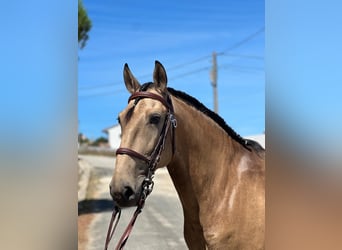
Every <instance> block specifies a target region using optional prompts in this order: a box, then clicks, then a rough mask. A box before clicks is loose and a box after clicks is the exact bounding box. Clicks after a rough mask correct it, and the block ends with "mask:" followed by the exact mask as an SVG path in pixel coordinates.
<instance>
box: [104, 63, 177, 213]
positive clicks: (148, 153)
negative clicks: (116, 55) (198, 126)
mask: <svg viewBox="0 0 342 250" xmlns="http://www.w3.org/2000/svg"><path fill="white" fill-rule="evenodd" d="M123 75H124V81H125V85H126V88H127V90H128V91H129V92H130V93H131V97H130V99H129V103H128V105H127V107H126V108H125V109H124V110H123V111H122V112H121V113H120V114H119V117H118V120H119V123H120V126H121V131H122V134H121V144H120V148H119V149H118V151H117V158H116V165H115V169H114V175H113V178H112V181H111V183H110V185H109V187H110V194H111V196H112V197H113V199H114V201H115V202H116V203H117V204H118V205H119V206H120V207H127V206H135V205H137V203H138V201H139V199H140V196H141V192H142V183H143V181H144V179H145V177H146V175H147V173H148V171H149V165H151V161H150V160H154V159H151V158H153V157H154V155H156V149H158V145H159V144H160V141H161V139H162V136H163V135H165V137H164V138H165V140H164V141H165V142H164V143H163V148H164V149H162V150H160V152H161V154H160V161H158V163H157V164H156V165H155V168H159V167H163V166H166V165H167V164H168V163H169V162H170V161H171V158H172V154H173V152H172V150H173V149H172V138H171V133H170V132H169V130H171V129H172V128H171V126H166V125H168V123H169V122H170V121H169V120H170V105H171V109H172V104H171V103H170V101H169V99H168V98H169V96H168V94H167V87H166V84H167V76H166V72H165V69H164V67H163V66H162V65H161V64H160V63H159V62H158V61H156V63H155V68H154V72H153V83H149V84H147V85H143V86H140V84H139V82H138V81H137V80H136V78H135V77H134V76H133V74H132V73H131V71H130V69H129V68H128V65H127V64H125V67H124V72H123ZM141 93H143V94H141ZM146 93H148V94H146ZM150 93H151V94H150ZM144 95H145V96H144ZM171 111H172V110H171ZM171 119H172V115H171ZM165 127H166V128H165ZM149 161H150V162H149Z"/></svg>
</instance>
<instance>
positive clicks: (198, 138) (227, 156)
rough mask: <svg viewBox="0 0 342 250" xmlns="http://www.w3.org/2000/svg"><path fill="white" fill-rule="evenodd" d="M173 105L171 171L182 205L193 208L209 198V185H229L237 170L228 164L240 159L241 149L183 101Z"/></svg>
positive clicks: (211, 122)
mask: <svg viewBox="0 0 342 250" xmlns="http://www.w3.org/2000/svg"><path fill="white" fill-rule="evenodd" d="M174 103H175V114H176V118H177V121H178V122H177V124H178V126H177V128H176V132H175V136H176V152H175V155H174V159H173V160H172V162H171V163H170V164H169V166H168V170H169V173H170V176H171V178H172V179H173V182H174V184H175V187H176V189H177V191H178V193H179V196H180V199H181V201H182V203H183V206H184V205H186V206H194V204H193V203H197V202H196V201H195V200H193V199H196V200H198V199H200V198H201V196H205V195H207V193H206V190H205V188H206V187H207V186H209V185H210V183H212V182H217V184H218V185H219V182H220V181H222V183H223V182H225V183H226V182H227V180H228V179H229V174H230V172H231V171H234V170H231V169H229V168H230V165H231V164H229V162H233V161H237V160H239V159H240V158H241V153H240V152H241V149H240V148H239V147H240V145H239V144H238V143H237V142H236V141H234V140H233V139H231V138H230V137H229V136H228V135H227V134H226V132H225V131H224V130H223V129H222V128H221V127H220V126H219V125H218V124H216V123H215V122H214V121H213V120H211V118H209V117H207V116H206V115H204V114H203V113H201V112H200V111H198V110H195V109H194V108H192V107H190V106H188V105H187V104H185V103H183V102H182V101H180V100H175V101H174ZM227 163H228V164H227ZM223 165H225V167H226V168H225V169H223V168H222V166H223ZM190 196H192V197H190ZM190 200H193V202H191V201H190ZM186 203H188V204H186Z"/></svg>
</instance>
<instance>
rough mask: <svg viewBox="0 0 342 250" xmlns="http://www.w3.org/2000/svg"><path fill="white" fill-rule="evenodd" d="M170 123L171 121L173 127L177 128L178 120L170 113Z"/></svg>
mask: <svg viewBox="0 0 342 250" xmlns="http://www.w3.org/2000/svg"><path fill="white" fill-rule="evenodd" d="M170 121H171V124H172V127H174V128H176V127H177V119H176V117H175V116H174V115H173V114H171V113H170Z"/></svg>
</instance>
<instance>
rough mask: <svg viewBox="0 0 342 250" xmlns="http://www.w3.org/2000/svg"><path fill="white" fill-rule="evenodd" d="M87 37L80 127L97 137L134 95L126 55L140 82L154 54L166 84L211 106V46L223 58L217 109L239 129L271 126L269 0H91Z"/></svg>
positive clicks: (81, 61)
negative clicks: (268, 106) (267, 120)
mask: <svg viewBox="0 0 342 250" xmlns="http://www.w3.org/2000/svg"><path fill="white" fill-rule="evenodd" d="M84 6H85V8H86V9H87V12H88V15H89V17H90V19H91V20H92V24H93V27H92V30H91V31H90V33H89V37H90V38H89V41H88V42H87V45H86V47H85V48H84V49H83V50H79V61H78V121H79V132H82V133H84V134H85V135H86V136H88V137H89V138H91V139H95V138H97V137H99V136H104V134H103V132H102V130H103V129H104V128H106V127H110V126H112V125H114V124H116V122H117V121H116V117H117V115H118V113H119V112H120V111H121V110H122V109H123V108H124V107H125V106H126V103H127V98H128V96H129V94H128V92H127V91H126V89H125V87H124V83H123V78H122V70H123V65H124V64H125V63H126V62H127V63H128V64H129V66H130V68H131V70H132V72H133V74H134V75H135V76H136V77H137V78H138V80H139V81H140V82H141V83H144V82H147V81H151V80H152V72H153V68H154V61H155V60H159V61H160V62H161V63H162V64H163V65H164V67H165V68H166V71H167V74H168V79H169V82H168V86H170V87H173V88H175V89H178V90H182V91H185V92H187V93H188V94H190V95H192V96H194V97H196V98H197V99H198V100H199V101H201V102H202V103H204V104H205V105H206V106H207V107H208V108H211V109H212V108H213V94H212V87H211V84H210V70H211V66H212V57H211V55H212V52H213V51H215V52H217V53H221V54H220V55H219V56H218V57H217V63H218V101H219V114H220V115H221V116H222V117H223V118H224V119H225V121H226V122H227V123H228V124H229V125H230V126H231V127H232V128H233V129H234V130H235V131H237V132H238V133H239V134H241V135H243V136H246V135H252V134H259V133H262V132H263V131H264V130H265V73H264V47H265V39H264V36H265V32H264V26H265V24H264V9H265V6H264V1H216V0H215V1H178V0H177V1H164V2H163V1H158V2H155V1H143V2H142V1H107V0H106V1H90V0H84Z"/></svg>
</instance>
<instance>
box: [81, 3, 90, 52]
mask: <svg viewBox="0 0 342 250" xmlns="http://www.w3.org/2000/svg"><path fill="white" fill-rule="evenodd" d="M90 29H91V20H90V19H89V17H88V14H87V11H86V10H85V8H84V6H83V3H82V0H78V46H79V47H80V48H81V49H83V48H84V46H85V45H86V42H87V40H88V38H89V36H88V32H89V31H90Z"/></svg>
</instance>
